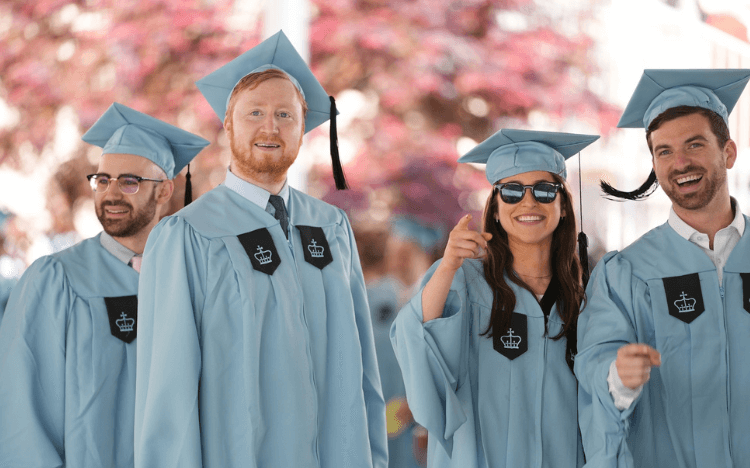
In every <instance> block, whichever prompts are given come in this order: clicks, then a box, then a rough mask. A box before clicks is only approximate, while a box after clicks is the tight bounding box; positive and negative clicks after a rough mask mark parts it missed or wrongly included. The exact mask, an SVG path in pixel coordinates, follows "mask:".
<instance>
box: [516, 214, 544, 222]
mask: <svg viewBox="0 0 750 468" xmlns="http://www.w3.org/2000/svg"><path fill="white" fill-rule="evenodd" d="M516 219H517V220H519V221H521V222H528V221H541V220H542V219H543V218H542V216H539V215H524V216H519V217H517V218H516Z"/></svg>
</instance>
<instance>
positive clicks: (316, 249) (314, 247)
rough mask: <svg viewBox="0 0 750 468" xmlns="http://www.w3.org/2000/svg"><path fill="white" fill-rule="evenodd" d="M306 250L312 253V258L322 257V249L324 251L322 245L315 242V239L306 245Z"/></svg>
mask: <svg viewBox="0 0 750 468" xmlns="http://www.w3.org/2000/svg"><path fill="white" fill-rule="evenodd" d="M307 250H309V251H310V255H312V257H313V258H323V251H325V249H324V248H323V247H321V246H319V245H318V243H317V242H315V239H313V241H312V243H311V244H310V245H308V246H307Z"/></svg>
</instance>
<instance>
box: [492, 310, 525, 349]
mask: <svg viewBox="0 0 750 468" xmlns="http://www.w3.org/2000/svg"><path fill="white" fill-rule="evenodd" d="M526 321H527V317H526V316H525V315H523V314H518V313H516V312H513V313H512V314H511V316H510V327H508V330H507V331H506V332H505V333H500V332H498V333H496V332H495V331H494V330H493V333H492V347H493V348H495V351H497V352H498V353H500V354H502V355H503V356H505V357H506V358H508V359H510V360H511V361H512V360H513V359H515V358H517V357H518V356H520V355H522V354H523V353H525V352H526V351H528V349H529V342H528V336H529V334H528V324H527V323H526Z"/></svg>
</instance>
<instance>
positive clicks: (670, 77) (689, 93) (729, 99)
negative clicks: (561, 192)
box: [600, 69, 750, 200]
mask: <svg viewBox="0 0 750 468" xmlns="http://www.w3.org/2000/svg"><path fill="white" fill-rule="evenodd" d="M748 80H750V70H747V69H733V70H723V69H720V70H644V71H643V76H641V80H640V81H639V82H638V86H636V88H635V91H634V92H633V96H631V98H630V102H628V105H627V107H626V108H625V111H624V112H623V114H622V117H620V122H618V124H617V126H618V127H620V128H646V129H647V128H648V127H649V125H651V122H653V120H654V119H655V118H657V117H659V116H660V115H661V114H662V113H664V111H666V110H668V109H672V108H674V107H679V106H691V107H701V108H704V109H708V110H711V111H714V112H715V113H717V114H718V115H719V116H721V118H722V119H724V122H725V123H728V119H729V114H730V113H731V112H732V109H734V106H735V104H737V101H738V100H739V98H740V95H741V94H742V91H743V90H744V89H745V85H746V84H747V82H748ZM600 185H601V188H602V191H603V192H604V193H605V194H606V195H607V196H608V198H610V199H621V200H643V199H645V198H647V197H648V196H649V195H651V194H652V193H653V192H654V191H655V190H656V188H657V187H658V181H657V179H656V173H655V172H654V171H653V170H651V173H650V174H649V176H648V179H646V182H644V183H643V184H641V186H640V187H638V188H637V189H635V190H633V191H630V192H624V191H621V190H618V189H616V188H614V187H612V186H611V185H610V184H608V183H607V182H605V181H601V182H600Z"/></svg>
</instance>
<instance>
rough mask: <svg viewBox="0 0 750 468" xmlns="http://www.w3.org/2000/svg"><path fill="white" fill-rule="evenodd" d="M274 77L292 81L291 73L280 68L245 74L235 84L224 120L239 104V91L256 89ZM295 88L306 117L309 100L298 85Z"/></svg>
mask: <svg viewBox="0 0 750 468" xmlns="http://www.w3.org/2000/svg"><path fill="white" fill-rule="evenodd" d="M273 78H282V79H284V80H287V81H289V82H290V83H291V82H292V80H290V79H289V75H287V74H286V72H283V71H281V70H279V69H278V68H269V69H268V70H263V71H261V72H257V73H250V74H249V75H245V76H244V77H243V78H242V79H241V80H240V81H239V82H238V83H237V84H236V85H235V86H234V89H233V90H232V94H231V95H230V98H229V104H227V113H226V114H225V115H224V120H225V121H226V120H227V119H231V117H232V112H234V106H235V104H237V95H238V94H239V93H241V92H242V91H245V90H246V89H255V88H257V87H258V85H260V84H261V83H263V82H264V81H268V80H271V79H273ZM294 90H295V91H297V96H298V97H299V100H300V102H301V103H302V117H303V118H304V117H305V116H306V115H307V102H305V98H304V97H303V96H302V93H301V92H300V91H299V89H297V86H295V87H294ZM303 123H304V122H303Z"/></svg>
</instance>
